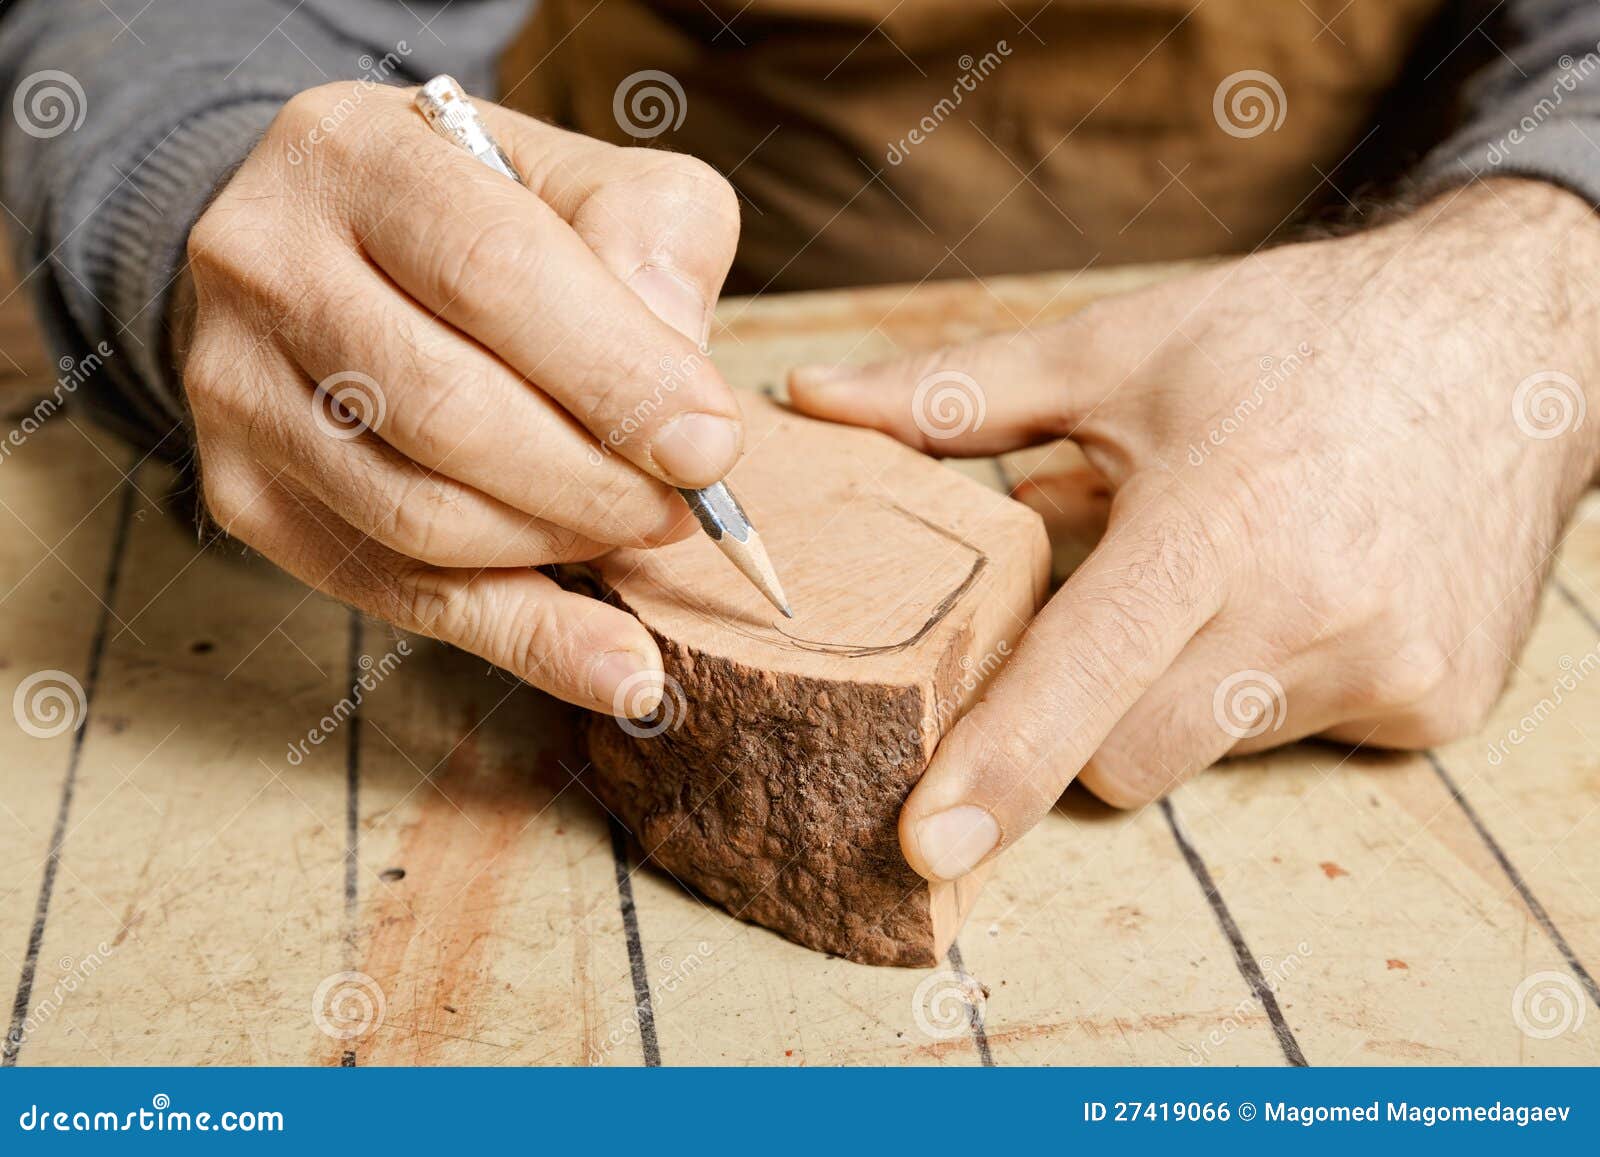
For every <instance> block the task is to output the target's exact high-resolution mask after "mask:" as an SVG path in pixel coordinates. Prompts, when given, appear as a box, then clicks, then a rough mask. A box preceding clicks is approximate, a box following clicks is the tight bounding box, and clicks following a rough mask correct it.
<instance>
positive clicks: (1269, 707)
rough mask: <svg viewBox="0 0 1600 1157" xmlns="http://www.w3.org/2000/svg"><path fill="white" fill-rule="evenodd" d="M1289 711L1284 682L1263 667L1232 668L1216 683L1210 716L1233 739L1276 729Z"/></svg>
mask: <svg viewBox="0 0 1600 1157" xmlns="http://www.w3.org/2000/svg"><path fill="white" fill-rule="evenodd" d="M1288 713H1289V698H1288V696H1287V695H1286V694H1285V693H1284V690H1283V684H1282V683H1280V682H1278V680H1277V679H1276V678H1274V677H1273V676H1272V675H1269V674H1268V673H1267V672H1265V671H1257V670H1255V669H1253V668H1252V669H1249V670H1245V671H1235V672H1234V673H1233V674H1232V675H1229V676H1228V677H1227V678H1226V679H1224V680H1223V681H1222V682H1220V683H1218V684H1217V691H1216V694H1215V695H1213V696H1212V697H1211V716H1212V718H1213V719H1215V720H1216V721H1217V726H1218V727H1220V728H1222V730H1223V731H1225V732H1227V733H1228V734H1229V735H1231V736H1233V737H1234V738H1235V739H1254V738H1255V737H1256V736H1258V735H1264V734H1266V733H1267V732H1268V731H1277V730H1278V729H1279V728H1280V727H1282V726H1283V721H1284V719H1285V718H1286V717H1287V715H1288Z"/></svg>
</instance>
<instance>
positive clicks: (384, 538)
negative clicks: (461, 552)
mask: <svg viewBox="0 0 1600 1157" xmlns="http://www.w3.org/2000/svg"><path fill="white" fill-rule="evenodd" d="M429 505H430V504H429V503H428V500H427V498H426V497H425V496H423V495H420V494H417V493H412V494H406V495H403V496H401V497H400V498H399V499H395V498H393V497H390V496H385V497H381V498H378V499H377V500H376V502H375V503H374V505H373V506H372V507H371V516H370V518H369V519H368V522H369V526H368V530H367V533H369V534H370V535H372V537H374V538H376V539H377V540H378V541H379V542H381V543H383V544H384V545H385V546H387V547H390V548H391V549H393V550H397V551H399V552H400V553H402V554H405V555H409V556H410V557H412V558H415V559H418V560H420V561H423V562H428V563H433V564H435V565H445V564H447V563H449V562H450V561H451V559H450V558H449V557H448V552H443V551H441V550H440V549H439V546H438V543H439V538H440V534H439V530H440V526H439V520H438V517H437V511H436V510H435V509H429Z"/></svg>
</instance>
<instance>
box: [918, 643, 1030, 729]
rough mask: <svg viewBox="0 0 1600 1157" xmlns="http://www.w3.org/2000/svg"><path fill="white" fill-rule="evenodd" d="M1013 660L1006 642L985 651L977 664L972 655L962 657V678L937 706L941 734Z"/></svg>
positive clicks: (937, 718)
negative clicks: (973, 698) (983, 687)
mask: <svg viewBox="0 0 1600 1157" xmlns="http://www.w3.org/2000/svg"><path fill="white" fill-rule="evenodd" d="M1009 658H1011V644H1010V643H1008V642H1007V641H1006V640H1004V639H1001V640H1000V642H998V643H997V644H995V648H994V650H992V651H986V652H984V655H983V657H982V658H980V659H978V660H976V661H974V659H973V658H972V656H971V655H962V656H961V663H960V666H961V677H960V678H959V679H957V680H956V681H955V683H954V685H952V686H951V688H950V689H949V690H948V691H946V692H945V693H944V694H943V695H941V696H939V698H938V699H937V700H935V702H934V704H933V722H934V726H935V729H936V731H937V733H938V734H940V735H943V734H944V733H945V731H946V730H948V728H949V725H950V724H952V723H954V722H955V718H956V712H958V711H960V710H961V705H962V704H963V703H965V702H967V700H968V699H970V698H971V697H972V693H973V692H974V691H976V690H977V689H978V688H979V687H982V686H983V685H984V684H985V683H987V682H988V681H989V680H990V679H991V678H993V677H994V674H995V672H996V671H998V670H1000V668H1001V667H1003V666H1005V662H1006V660H1007V659H1009ZM919 734H920V733H919Z"/></svg>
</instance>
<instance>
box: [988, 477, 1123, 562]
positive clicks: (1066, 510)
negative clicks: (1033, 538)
mask: <svg viewBox="0 0 1600 1157" xmlns="http://www.w3.org/2000/svg"><path fill="white" fill-rule="evenodd" d="M1011 497H1013V498H1015V499H1016V500H1017V501H1018V502H1020V503H1022V504H1023V505H1024V506H1027V507H1029V508H1031V509H1032V510H1033V511H1034V512H1035V513H1037V514H1038V515H1039V517H1040V518H1042V519H1044V528H1045V530H1046V531H1047V532H1048V533H1049V535H1050V537H1051V538H1052V539H1054V538H1056V537H1057V536H1062V537H1066V538H1071V539H1073V540H1075V541H1077V542H1084V543H1093V542H1098V541H1099V540H1100V538H1102V537H1103V536H1104V535H1105V532H1106V524H1107V523H1108V522H1109V521H1110V519H1111V485H1110V483H1108V482H1107V481H1106V480H1105V477H1104V476H1103V475H1102V474H1100V472H1099V471H1097V470H1094V469H1092V468H1090V467H1088V466H1080V467H1077V468H1075V469H1072V470H1059V471H1051V472H1040V473H1037V474H1031V475H1029V476H1028V477H1026V478H1024V479H1022V480H1021V481H1020V482H1018V483H1017V484H1016V485H1015V486H1013V487H1012V488H1011Z"/></svg>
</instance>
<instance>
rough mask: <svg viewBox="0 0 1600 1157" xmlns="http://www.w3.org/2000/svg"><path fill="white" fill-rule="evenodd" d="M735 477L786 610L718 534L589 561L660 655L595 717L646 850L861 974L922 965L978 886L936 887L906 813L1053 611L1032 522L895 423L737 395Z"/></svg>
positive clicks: (621, 802)
mask: <svg viewBox="0 0 1600 1157" xmlns="http://www.w3.org/2000/svg"><path fill="white" fill-rule="evenodd" d="M745 417H746V422H747V426H748V432H747V445H748V450H747V452H746V454H745V457H744V460H743V461H742V462H741V463H740V465H739V467H738V468H737V469H736V470H735V471H734V473H733V475H732V477H731V479H730V485H731V486H732V487H733V489H734V490H735V491H736V492H737V493H738V494H739V495H740V496H741V501H742V502H743V503H744V505H745V506H746V507H747V509H748V512H749V514H750V517H751V519H752V520H753V521H754V523H755V525H756V526H757V527H758V528H759V529H760V531H761V534H762V537H763V538H764V539H765V540H766V543H767V545H768V549H769V550H770V551H771V553H772V556H773V559H774V563H775V565H776V566H777V567H778V568H779V569H780V571H781V573H782V576H783V582H784V585H785V588H786V589H787V590H788V593H789V597H790V600H791V604H792V606H793V607H794V608H795V618H794V619H793V620H792V621H791V620H786V619H783V618H780V617H778V616H777V615H776V614H775V613H774V612H773V610H772V608H771V607H770V606H768V605H767V603H766V602H765V600H764V599H762V598H761V597H760V596H759V595H758V594H757V593H756V591H755V590H754V589H753V588H752V587H751V585H750V584H749V583H748V582H747V581H745V579H744V578H743V577H742V576H741V575H740V574H739V573H738V572H737V571H736V570H734V569H733V568H732V567H730V566H729V565H728V563H727V561H726V560H725V559H723V558H722V556H721V555H720V553H719V552H718V551H717V550H716V548H715V547H714V546H713V544H712V543H711V542H710V541H709V540H708V539H707V538H705V537H704V536H700V535H697V536H695V537H693V538H690V539H687V540H685V541H683V542H680V543H676V544H674V545H672V546H669V547H666V548H663V549H659V550H651V551H636V550H625V551H619V552H617V553H616V554H614V555H611V556H609V557H607V558H606V559H604V560H602V561H601V562H600V563H599V564H597V566H596V568H595V569H596V571H597V577H598V580H599V583H600V587H601V590H602V592H603V593H604V594H605V596H606V597H607V598H609V599H611V600H612V601H613V602H615V603H617V604H618V605H620V606H622V607H624V608H625V609H627V610H629V611H631V612H632V613H634V614H636V615H637V616H638V617H639V620H640V621H641V622H642V623H644V625H645V626H646V627H647V628H649V630H650V631H651V632H652V634H653V635H654V636H655V638H656V640H657V642H658V643H659V644H660V646H661V651H662V657H663V660H664V662H665V665H666V673H667V680H668V684H667V695H666V698H665V700H664V702H663V706H662V708H661V709H660V710H659V711H658V713H657V715H656V716H655V717H654V718H652V719H650V720H643V721H638V722H628V723H625V724H624V723H619V722H618V721H616V720H614V719H611V718H608V717H604V716H596V717H595V718H594V719H593V720H592V721H591V723H590V726H589V728H588V735H589V752H590V758H591V759H592V761H593V762H594V765H595V770H596V780H597V784H598V786H599V791H600V794H601V797H602V798H603V799H604V800H605V802H606V803H607V805H608V806H609V807H611V808H612V809H613V810H614V811H615V812H616V813H617V814H618V815H619V816H620V817H621V818H622V820H623V822H624V823H625V824H626V825H627V827H628V829H629V830H630V831H631V832H633V833H634V834H635V836H637V837H638V839H639V840H640V842H641V844H642V845H643V848H644V850H645V852H646V853H647V855H648V857H649V859H650V860H651V861H652V862H653V863H655V864H657V865H659V866H660V867H662V868H663V869H665V870H666V871H667V872H669V873H670V874H671V875H672V876H673V877H674V878H676V879H678V880H680V881H682V882H684V883H686V884H688V885H689V886H692V887H695V888H697V889H699V890H700V891H701V892H702V893H704V894H705V895H707V896H709V897H710V898H711V899H713V900H714V901H716V902H717V903H718V904H721V905H722V906H723V907H725V908H727V909H728V910H729V911H731V912H734V913H735V914H736V915H739V916H741V917H742V918H743V919H746V920H751V921H754V922H755V923H758V924H762V925H765V926H767V927H770V928H773V929H776V930H777V931H779V932H781V933H783V934H784V935H785V936H788V937H790V938H791V939H794V940H796V941H798V942H800V943H802V944H806V945H808V946H810V947H812V948H816V949H818V950H820V951H823V952H831V953H834V954H837V955H840V956H844V957H846V958H847V959H850V960H857V961H861V962H863V963H869V964H911V965H923V966H926V965H930V964H933V963H935V962H936V961H937V960H938V959H939V958H940V957H941V956H942V955H943V953H944V952H945V950H946V949H947V948H948V947H949V945H950V943H951V941H952V940H953V939H954V938H955V935H956V932H957V930H958V929H959V927H960V925H961V921H962V920H963V919H964V918H965V917H966V913H967V911H968V909H969V908H970V906H971V903H972V901H973V899H974V898H975V897H976V895H977V890H978V883H979V881H976V880H968V881H956V882H952V883H948V884H939V885H934V886H932V887H930V886H929V885H928V884H927V883H926V882H925V881H923V880H922V879H921V878H920V877H918V876H917V875H916V874H915V873H914V872H912V871H911V870H910V868H909V867H908V866H907V865H906V863H905V860H904V857H903V856H902V855H901V852H900V843H899V838H898V835H897V822H898V819H899V811H900V805H901V803H902V802H903V801H904V799H905V796H906V794H907V793H908V792H909V791H910V789H911V787H912V786H913V785H914V784H915V783H916V781H917V779H919V778H920V777H921V774H922V771H923V769H924V768H925V767H926V766H927V764H928V760H929V759H930V758H931V757H932V754H933V749H934V747H935V746H936V744H937V743H938V741H939V738H940V736H941V735H943V734H944V732H945V731H947V730H948V729H949V728H950V727H951V726H952V725H953V724H954V722H955V721H956V720H957V719H959V718H960V716H961V714H962V713H963V711H964V710H965V708H966V706H967V704H968V703H969V702H971V701H972V700H973V699H975V698H976V697H977V695H978V694H979V693H980V692H981V690H982V687H983V685H984V683H985V681H986V680H987V679H988V678H989V677H990V676H991V675H992V674H993V673H994V671H996V670H998V669H999V668H1000V667H1001V666H1002V665H1003V664H1004V662H1005V658H1006V656H1007V655H1008V654H1010V651H1011V648H1012V647H1013V646H1014V645H1015V643H1016V641H1017V639H1018V637H1019V636H1020V635H1021V633H1022V631H1023V629H1024V628H1025V627H1026V626H1027V623H1028V621H1029V619H1031V618H1032V616H1033V613H1034V611H1035V610H1036V608H1037V607H1038V606H1039V605H1040V604H1041V603H1042V601H1043V599H1044V595H1045V590H1046V584H1047V582H1048V579H1049V544H1048V542H1047V541H1046V539H1045V535H1044V530H1043V527H1042V525H1041V523H1040V521H1039V518H1038V516H1037V515H1035V514H1034V513H1033V512H1032V511H1030V510H1028V509H1027V508H1026V507H1024V506H1022V505H1020V504H1018V503H1015V502H1012V501H1010V500H1009V499H1006V498H1003V497H1000V496H997V495H995V494H994V493H993V492H992V491H989V490H986V489H984V488H983V487H981V486H978V485H976V484H974V483H972V482H970V481H968V480H967V479H964V478H962V477H960V476H959V475H957V474H955V473H953V472H951V471H948V470H944V469H942V468H941V467H939V466H938V465H937V464H936V463H934V462H933V461H931V460H930V459H927V458H924V457H923V456H922V455H919V454H916V453H914V452H912V451H910V450H908V449H906V448H905V447H904V446H901V445H899V444H898V443H895V442H893V441H891V440H890V439H888V438H886V437H884V436H883V435H880V434H876V433H872V432H868V431H861V430H848V429H841V428H839V427H835V426H830V425H828V424H826V423H822V422H817V421H813V420H811V419H808V418H805V417H802V416H800V415H798V414H794V413H791V412H789V411H787V410H784V409H782V408H780V407H778V406H776V405H773V404H772V403H770V402H767V401H765V400H764V399H761V398H750V399H749V400H748V401H747V402H746V403H745Z"/></svg>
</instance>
